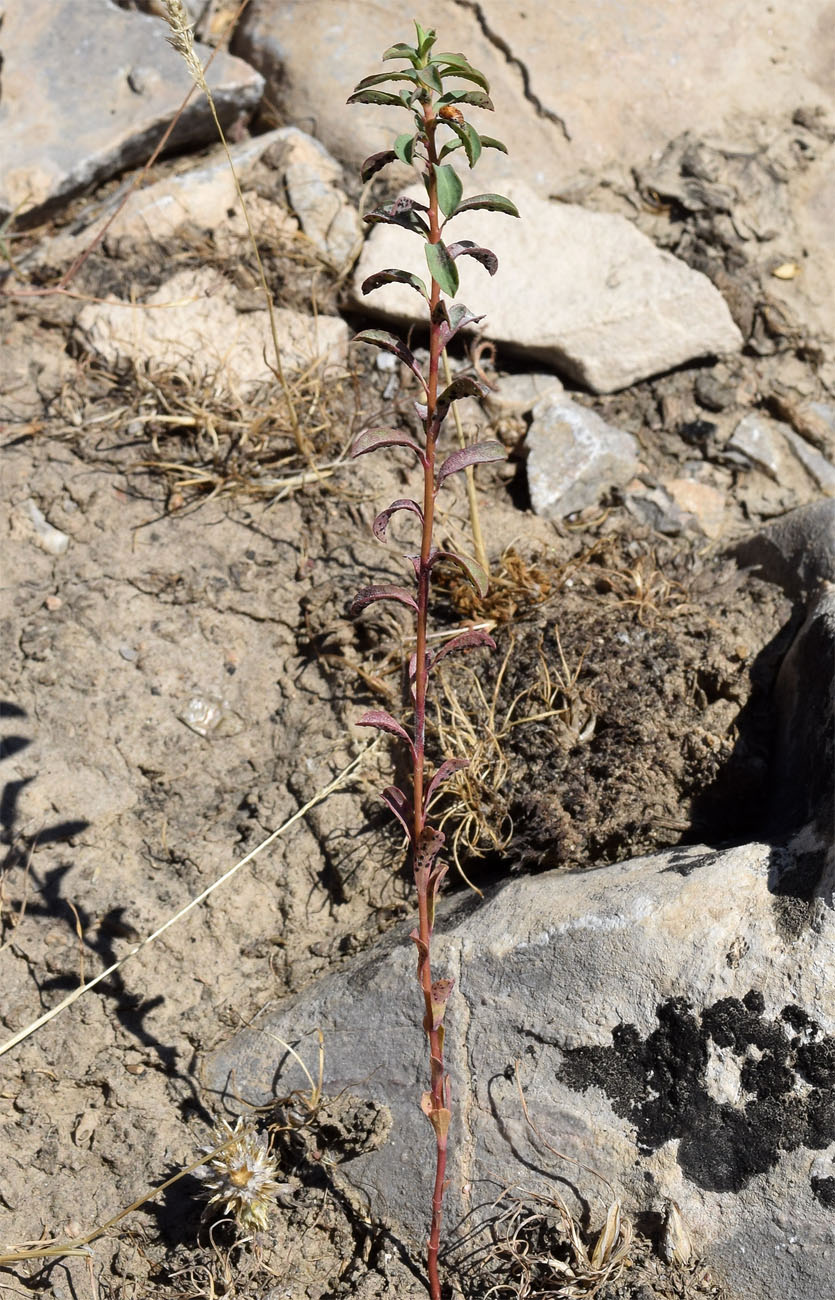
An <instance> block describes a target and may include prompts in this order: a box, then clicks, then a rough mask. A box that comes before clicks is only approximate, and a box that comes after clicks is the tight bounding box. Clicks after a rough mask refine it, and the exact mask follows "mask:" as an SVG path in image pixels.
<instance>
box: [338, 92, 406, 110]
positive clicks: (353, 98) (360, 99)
mask: <svg viewBox="0 0 835 1300" xmlns="http://www.w3.org/2000/svg"><path fill="white" fill-rule="evenodd" d="M345 103H346V104H386V105H388V104H394V105H395V107H396V108H399V107H400V99H399V97H398V96H397V95H390V94H389V93H388V92H387V91H385V90H357V91H355V92H354V94H353V95H349V96H348V98H347V99H346V100H345Z"/></svg>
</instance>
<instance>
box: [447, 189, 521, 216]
mask: <svg viewBox="0 0 835 1300" xmlns="http://www.w3.org/2000/svg"><path fill="white" fill-rule="evenodd" d="M477 208H486V210H487V211H488V212H504V213H506V214H507V216H509V217H518V216H519V211H518V209H517V207H516V204H515V203H511V201H510V199H506V198H505V197H504V195H503V194H474V195H473V197H472V198H471V199H464V202H463V203H459V205H458V208H457V210H456V213H455V215H456V216H458V213H459V212H475V211H476V209H477Z"/></svg>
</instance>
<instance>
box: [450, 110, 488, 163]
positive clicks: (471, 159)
mask: <svg viewBox="0 0 835 1300" xmlns="http://www.w3.org/2000/svg"><path fill="white" fill-rule="evenodd" d="M444 124H445V125H446V126H448V127H449V128H450V130H451V131H454V132H455V134H456V135H457V136H458V141H457V144H462V145H463V146H464V152H465V153H466V155H467V162H468V163H469V164H470V168H471V169H472V168H473V167H475V165H476V163H477V162H478V160H479V158H480V157H481V136H480V135H479V134H478V131H476V129H475V127H473V126H470V124H469V122H456V121H454V120H453V119H452V118H444ZM455 147H456V145H453V146H451V148H455ZM451 148H450V146H448V145H445V146H444V148H443V150H442V151H441V157H443V156H444V155H445V154H446V153H448V152H451Z"/></svg>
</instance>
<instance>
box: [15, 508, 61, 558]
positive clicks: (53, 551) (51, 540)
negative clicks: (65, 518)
mask: <svg viewBox="0 0 835 1300" xmlns="http://www.w3.org/2000/svg"><path fill="white" fill-rule="evenodd" d="M23 509H24V510H25V511H26V513H27V515H28V516H29V520H30V522H31V523H32V524H33V525H34V529H35V544H36V545H37V546H39V547H40V548H41V550H42V551H46V553H47V555H63V554H64V552H65V551H66V549H67V547H68V546H69V544H70V539H69V537H68V535H67V534H66V533H62V532H61V530H60V528H53V526H52V524H51V523H50V522H49V521H48V519H47V518H46V516H45V515H44V513H43V511H42V510H41V509H40V507H39V506H38V505H37V504H36V503H35V502H34V501H33V500H32V498H31V497H29V498H28V499H27V500H26V501H24V503H23Z"/></svg>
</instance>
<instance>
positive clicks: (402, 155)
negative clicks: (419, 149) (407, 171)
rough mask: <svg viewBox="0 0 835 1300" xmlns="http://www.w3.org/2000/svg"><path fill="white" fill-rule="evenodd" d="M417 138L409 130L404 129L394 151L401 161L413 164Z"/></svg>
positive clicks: (396, 141)
mask: <svg viewBox="0 0 835 1300" xmlns="http://www.w3.org/2000/svg"><path fill="white" fill-rule="evenodd" d="M415 144H416V140H415V137H414V136H413V135H412V134H411V132H409V131H404V132H403V134H402V135H399V136H398V137H397V139H396V140H395V142H394V152H395V153H396V154H397V157H398V158H399V159H400V161H401V162H403V163H406V165H407V166H411V163H412V154H413V153H414V148H415Z"/></svg>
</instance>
